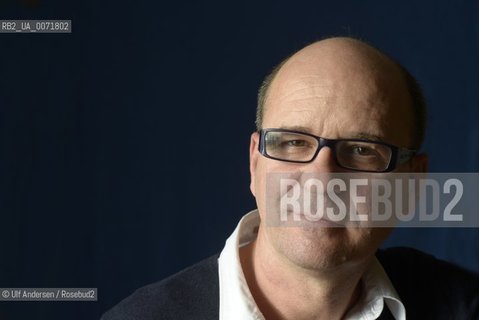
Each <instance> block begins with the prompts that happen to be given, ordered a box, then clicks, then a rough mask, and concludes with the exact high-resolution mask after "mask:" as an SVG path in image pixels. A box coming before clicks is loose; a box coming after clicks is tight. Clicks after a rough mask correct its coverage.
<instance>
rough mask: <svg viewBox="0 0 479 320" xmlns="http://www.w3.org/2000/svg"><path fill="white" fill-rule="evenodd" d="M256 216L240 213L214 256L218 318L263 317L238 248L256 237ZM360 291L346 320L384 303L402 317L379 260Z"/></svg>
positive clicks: (364, 318) (365, 316)
mask: <svg viewBox="0 0 479 320" xmlns="http://www.w3.org/2000/svg"><path fill="white" fill-rule="evenodd" d="M259 223H260V218H259V214H258V210H253V211H251V212H249V213H248V214H246V215H245V216H243V218H242V219H241V220H240V222H239V223H238V226H237V227H236V229H235V230H234V232H233V233H232V234H231V236H230V237H229V238H228V239H227V240H226V244H225V247H224V248H223V251H222V252H221V255H220V257H219V259H218V272H219V283H220V320H226V319H227V320H236V319H238V320H249V319H254V320H264V317H263V315H262V314H261V311H260V310H259V309H258V306H257V305H256V303H255V301H254V299H253V296H252V295H251V292H250V290H249V288H248V284H247V283H246V279H245V276H244V274H243V269H242V268H241V263H240V258H239V248H240V247H242V246H244V245H246V244H248V243H249V242H251V241H253V240H254V239H255V238H256V235H257V232H258V226H259ZM361 281H362V284H363V293H362V295H361V298H360V300H359V302H358V303H357V304H356V305H355V306H354V307H353V309H351V310H350V312H349V313H348V314H347V316H346V319H347V320H370V319H377V318H378V317H379V315H380V314H381V312H382V310H383V308H384V302H386V305H387V307H388V308H389V310H390V311H391V314H392V315H393V316H394V318H395V319H396V320H405V319H406V310H405V308H404V305H403V304H402V302H401V300H400V299H399V296H398V294H397V292H396V290H395V289H394V287H393V285H392V283H391V280H390V279H389V277H388V276H387V274H386V272H385V271H384V269H383V267H382V266H381V264H380V263H379V261H378V260H377V259H376V258H374V260H373V262H372V264H371V266H370V267H369V269H368V270H366V272H365V274H364V275H363V277H362V278H361Z"/></svg>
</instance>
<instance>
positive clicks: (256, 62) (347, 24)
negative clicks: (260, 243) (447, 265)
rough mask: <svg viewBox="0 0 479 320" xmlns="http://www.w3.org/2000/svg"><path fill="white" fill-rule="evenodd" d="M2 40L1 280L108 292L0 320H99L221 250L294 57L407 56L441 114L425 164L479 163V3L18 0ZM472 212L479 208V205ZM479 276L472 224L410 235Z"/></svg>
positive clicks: (20, 309) (400, 237) (5, 312)
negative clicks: (316, 46)
mask: <svg viewBox="0 0 479 320" xmlns="http://www.w3.org/2000/svg"><path fill="white" fill-rule="evenodd" d="M0 17H1V18H2V19H39V18H43V19H46V18H52V19H71V20H73V33H72V34H67V35H65V34H34V35H29V34H0V187H1V192H0V215H1V222H0V239H1V241H0V255H1V257H0V287H98V292H99V300H98V302H96V303H93V302H49V303H47V302H43V303H40V302H31V303H25V302H10V303H6V302H0V319H1V320H5V319H8V320H10V319H33V318H35V319H97V318H98V317H99V316H100V314H101V313H103V312H104V311H105V310H106V309H108V308H110V307H111V306H113V305H114V304H116V303H117V302H118V301H120V300H121V299H122V298H124V297H125V296H127V295H128V294H130V293H131V292H132V291H133V290H134V289H135V288H137V287H139V286H142V285H144V284H147V283H150V282H153V281H156V280H158V279H161V278H163V277H165V276H167V275H169V274H171V273H173V272H175V271H178V270H179V269H181V268H183V267H185V266H187V265H189V264H191V263H193V262H195V261H197V260H199V259H201V258H203V257H206V256H209V255H211V254H213V253H216V252H218V251H220V250H221V248H222V247H223V244H224V241H225V239H226V238H227V237H228V236H229V234H230V233H231V232H232V230H233V229H234V227H235V226H236V223H237V221H238V219H239V218H240V217H241V216H242V215H243V214H244V213H245V212H246V211H248V210H250V209H252V208H254V206H255V205H254V199H253V198H252V196H251V195H250V193H249V173H248V145H249V135H250V133H251V132H252V131H253V130H254V115H255V104H256V91H257V87H258V86H259V84H260V82H261V80H262V78H263V77H264V75H265V74H266V73H267V72H269V70H270V69H271V68H272V67H273V66H274V65H275V64H276V63H278V62H279V61H280V60H281V59H282V58H284V57H285V56H287V55H288V54H290V53H291V52H293V51H295V50H297V49H299V48H301V47H302V46H304V45H305V44H307V43H309V42H311V41H313V40H315V39H319V38H322V37H325V36H332V35H352V36H356V37H359V38H362V39H364V40H366V41H369V42H370V43H372V44H373V45H375V46H377V47H378V48H380V49H381V50H383V51H385V52H386V53H388V54H390V55H392V56H393V57H395V58H397V59H398V60H399V61H401V62H402V63H403V64H404V65H405V66H406V67H408V68H409V69H410V71H411V72H412V73H413V74H415V75H416V76H417V78H418V79H419V81H420V82H421V84H422V85H423V87H424V91H425V94H426V96H427V99H428V101H429V105H430V115H429V128H428V133H427V134H428V136H427V140H426V143H425V147H424V149H425V150H426V151H427V152H428V153H429V154H430V159H431V162H430V169H431V171H438V172H477V171H478V170H479V127H478V119H479V90H478V88H479V86H478V85H479V62H478V57H479V22H478V21H479V2H477V1H472V0H471V1H454V2H451V1H445V0H442V1H435V0H430V1H395V2H394V3H393V2H391V1H387V2H386V1H352V0H351V1H343V2H333V1H328V2H320V1H314V2H298V3H293V2H291V1H274V2H260V1H257V2H250V3H246V2H235V3H233V2H227V1H215V2H207V3H206V2H200V1H189V2H177V3H166V2H154V1H137V2H134V1H102V2H100V1H93V0H86V1H79V2H78V3H77V4H72V3H70V2H67V1H46V0H25V1H23V2H22V1H20V2H18V1H6V0H3V1H2V2H1V3H0ZM471 209H472V210H476V208H471ZM387 245H409V246H413V247H417V248H420V249H422V250H425V251H428V252H431V253H433V254H435V255H436V256H438V257H441V258H444V259H447V260H450V261H454V262H456V263H459V264H461V265H464V266H466V267H468V268H470V269H474V270H477V271H479V231H478V230H477V229H456V230H450V229H436V230H399V231H398V232H395V233H394V234H393V236H392V238H391V239H390V240H389V241H388V242H387Z"/></svg>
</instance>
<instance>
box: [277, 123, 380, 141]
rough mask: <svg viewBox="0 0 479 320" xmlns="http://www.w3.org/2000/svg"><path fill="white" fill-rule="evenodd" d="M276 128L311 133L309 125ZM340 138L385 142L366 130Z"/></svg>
mask: <svg viewBox="0 0 479 320" xmlns="http://www.w3.org/2000/svg"><path fill="white" fill-rule="evenodd" d="M278 128H281V129H286V130H293V131H300V132H304V133H309V134H312V133H311V131H312V130H311V128H309V127H303V126H288V125H282V126H279V127H278ZM340 139H360V140H369V141H377V142H385V141H384V139H383V138H381V137H380V136H377V135H374V134H370V133H367V132H358V133H356V134H354V135H352V136H348V137H344V138H340Z"/></svg>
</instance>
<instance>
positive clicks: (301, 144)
mask: <svg viewBox="0 0 479 320" xmlns="http://www.w3.org/2000/svg"><path fill="white" fill-rule="evenodd" d="M287 144H288V146H291V147H304V146H306V145H307V144H308V143H307V142H306V141H304V140H289V141H287Z"/></svg>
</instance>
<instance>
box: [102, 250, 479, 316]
mask: <svg viewBox="0 0 479 320" xmlns="http://www.w3.org/2000/svg"><path fill="white" fill-rule="evenodd" d="M376 256H377V258H378V260H379V261H380V262H381V265H382V266H383V268H384V269H385V271H386V273H387V274H388V276H389V278H390V279H391V282H392V283H393V285H394V288H395V289H396V290H397V292H398V294H399V297H400V298H401V300H402V302H403V303H404V306H405V307H406V318H407V320H413V319H420V320H428V319H431V320H435V319H439V320H442V319H444V320H456V319H458V320H459V319H460V320H463V319H464V320H465V319H471V320H479V275H477V274H475V273H472V272H470V271H467V270H464V269H462V268H460V267H458V266H456V265H453V264H451V263H448V262H445V261H441V260H438V259H436V258H434V257H433V256H430V255H427V254H425V253H422V252H420V251H417V250H414V249H410V248H392V249H387V250H379V251H378V252H377V254H376ZM217 259H218V255H215V256H212V257H210V258H207V259H205V260H203V261H201V262H199V263H197V264H195V265H193V266H191V267H189V268H187V269H185V270H183V271H180V272H179V273H177V274H175V275H173V276H171V277H169V278H166V279H164V280H162V281H159V282H157V283H154V284H150V285H148V286H145V287H143V288H140V289H138V290H137V291H135V292H134V293H133V294H132V295H131V296H129V297H127V298H126V299H124V300H123V301H121V302H120V303H119V304H118V305H116V306H115V307H114V308H112V309H111V310H109V311H108V312H107V313H105V314H104V315H103V317H102V320H133V319H135V320H153V319H162V320H168V319H180V320H182V319H195V320H202V319H205V320H206V319H208V320H212V319H218V318H219V282H218V261H217ZM380 319H393V318H392V316H391V314H390V313H389V310H388V309H387V306H386V305H385V307H384V311H383V313H382V314H381V317H380Z"/></svg>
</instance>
